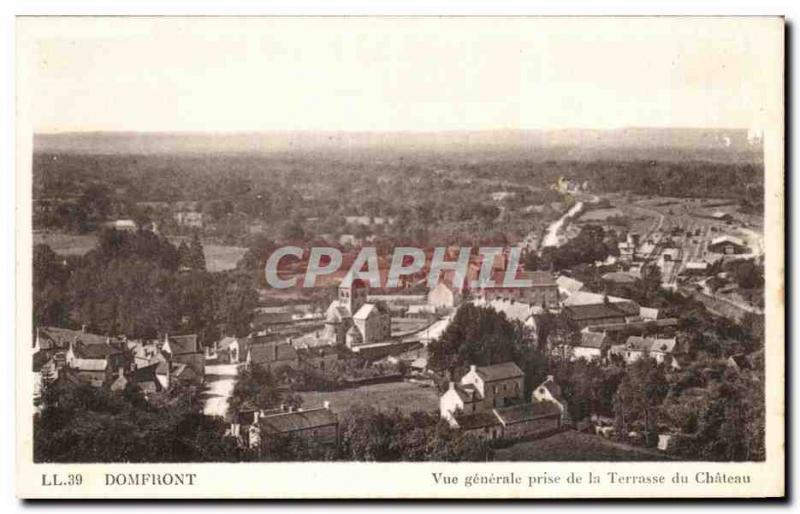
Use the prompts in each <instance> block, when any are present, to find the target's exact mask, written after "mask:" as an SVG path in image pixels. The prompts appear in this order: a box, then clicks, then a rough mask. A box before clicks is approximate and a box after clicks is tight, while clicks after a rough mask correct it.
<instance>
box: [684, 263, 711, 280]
mask: <svg viewBox="0 0 800 514" xmlns="http://www.w3.org/2000/svg"><path fill="white" fill-rule="evenodd" d="M707 273H708V263H707V262H695V261H689V262H687V263H686V266H684V268H683V270H682V271H681V275H684V276H695V275H705V274H707Z"/></svg>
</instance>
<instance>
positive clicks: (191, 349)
mask: <svg viewBox="0 0 800 514" xmlns="http://www.w3.org/2000/svg"><path fill="white" fill-rule="evenodd" d="M167 339H168V341H167V343H168V344H169V353H171V354H172V355H180V354H182V353H197V352H199V351H200V348H199V347H198V345H197V334H185V335H180V336H168V337H167Z"/></svg>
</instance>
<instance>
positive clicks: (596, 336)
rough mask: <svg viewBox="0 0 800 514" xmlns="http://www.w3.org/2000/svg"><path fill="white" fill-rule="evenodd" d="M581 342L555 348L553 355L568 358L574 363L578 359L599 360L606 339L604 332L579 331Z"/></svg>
mask: <svg viewBox="0 0 800 514" xmlns="http://www.w3.org/2000/svg"><path fill="white" fill-rule="evenodd" d="M580 335H581V341H580V343H579V344H577V345H574V346H571V345H563V346H562V347H560V348H555V349H554V353H556V354H557V355H561V356H563V357H568V358H569V360H571V361H574V360H578V359H586V360H587V361H592V360H595V359H600V358H602V356H603V345H604V344H605V343H606V341H607V340H608V338H607V337H606V333H605V332H590V331H588V330H585V331H581V333H580Z"/></svg>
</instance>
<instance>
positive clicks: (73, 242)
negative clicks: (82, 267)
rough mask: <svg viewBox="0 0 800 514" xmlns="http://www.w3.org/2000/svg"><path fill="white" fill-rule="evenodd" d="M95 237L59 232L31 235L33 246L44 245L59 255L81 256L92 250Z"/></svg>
mask: <svg viewBox="0 0 800 514" xmlns="http://www.w3.org/2000/svg"><path fill="white" fill-rule="evenodd" d="M96 241H97V237H96V236H95V235H94V234H62V233H60V232H39V231H34V233H33V244H34V245H36V244H39V243H44V244H46V245H48V246H49V247H50V248H51V249H52V250H53V251H54V252H56V253H57V254H60V255H83V254H85V253H87V252H88V251H89V250H91V249H93V248H94V246H95V243H96Z"/></svg>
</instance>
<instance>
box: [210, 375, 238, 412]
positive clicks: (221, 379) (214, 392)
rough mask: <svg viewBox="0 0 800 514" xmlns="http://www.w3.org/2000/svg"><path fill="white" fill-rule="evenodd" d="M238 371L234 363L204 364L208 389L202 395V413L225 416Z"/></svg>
mask: <svg viewBox="0 0 800 514" xmlns="http://www.w3.org/2000/svg"><path fill="white" fill-rule="evenodd" d="M238 372H239V371H238V368H237V366H236V364H206V384H207V385H208V389H207V390H206V391H204V392H203V395H202V396H203V397H204V401H205V404H204V405H203V414H205V415H206V416H221V417H225V415H226V414H227V413H228V398H229V397H230V396H231V394H232V393H233V386H234V385H235V384H236V375H237V374H238Z"/></svg>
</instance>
